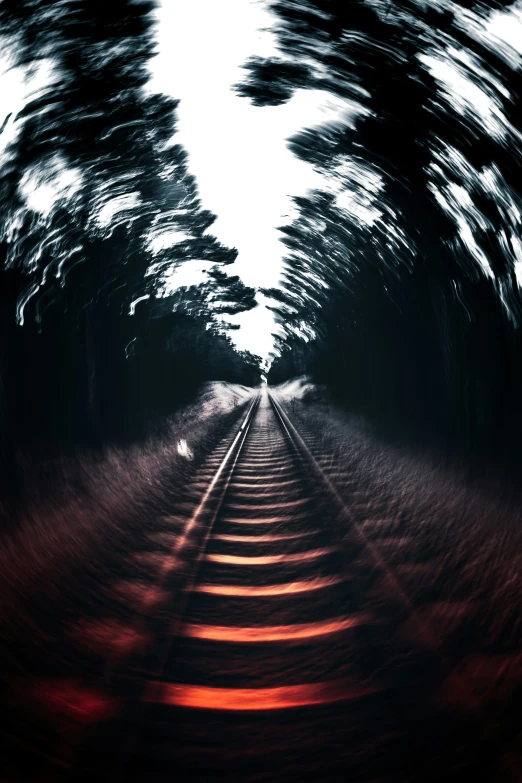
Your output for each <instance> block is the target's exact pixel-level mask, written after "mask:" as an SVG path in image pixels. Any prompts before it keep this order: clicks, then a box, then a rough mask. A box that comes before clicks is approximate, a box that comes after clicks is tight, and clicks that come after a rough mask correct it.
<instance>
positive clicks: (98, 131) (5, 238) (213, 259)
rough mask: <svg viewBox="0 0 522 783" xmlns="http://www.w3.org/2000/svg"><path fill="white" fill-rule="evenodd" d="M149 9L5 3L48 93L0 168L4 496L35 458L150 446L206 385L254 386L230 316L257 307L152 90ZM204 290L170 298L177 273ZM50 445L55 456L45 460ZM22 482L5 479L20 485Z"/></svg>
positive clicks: (18, 42) (166, 110) (3, 14)
mask: <svg viewBox="0 0 522 783" xmlns="http://www.w3.org/2000/svg"><path fill="white" fill-rule="evenodd" d="M152 10H153V3H151V2H135V1H132V0H111V2H97V1H93V0H56V1H55V2H52V3H48V2H38V0H36V1H35V0H17V2H10V1H9V0H6V1H5V2H2V3H1V4H0V30H1V36H2V42H3V44H4V45H5V46H4V50H5V51H7V52H8V54H9V57H10V61H11V62H10V65H11V68H12V69H15V70H17V72H19V73H20V74H21V75H22V77H23V80H25V83H26V84H29V85H30V84H32V82H31V78H33V77H34V75H35V74H36V75H38V74H39V73H40V72H46V73H47V78H45V79H44V80H43V84H42V80H40V81H39V82H38V84H39V85H40V86H39V87H38V89H36V88H35V89H34V90H32V91H31V90H29V94H28V96H27V99H26V100H25V102H24V104H23V107H22V108H21V109H20V111H19V113H18V115H17V116H15V117H8V118H7V119H6V123H4V129H5V128H6V127H8V128H10V133H11V136H10V142H9V144H8V145H7V147H6V150H5V154H4V156H3V158H2V159H1V160H0V196H1V198H0V252H1V254H2V272H1V273H0V274H1V277H0V298H1V302H0V305H1V322H0V330H1V349H0V397H1V399H0V411H1V413H0V415H1V421H0V431H1V432H2V434H3V436H4V438H3V439H4V443H5V449H4V464H5V466H6V472H5V476H6V477H7V478H6V480H5V481H6V483H7V484H9V482H10V480H11V478H12V470H11V468H9V467H8V466H9V465H12V464H13V462H14V460H13V455H14V451H15V450H16V448H18V447H24V445H28V444H31V443H33V444H34V443H37V442H40V443H44V444H47V446H49V445H50V444H52V443H54V444H55V445H56V446H57V447H58V446H60V447H67V448H72V447H80V448H81V447H84V446H85V445H88V446H91V447H99V446H101V445H102V444H103V443H104V442H106V441H107V440H112V441H114V440H118V441H123V442H125V441H128V440H130V439H133V438H140V437H143V436H144V435H145V434H146V432H147V431H148V428H149V427H150V425H151V423H153V422H154V421H156V420H157V417H158V416H159V415H167V414H168V413H169V412H172V411H173V410H174V409H175V408H176V407H177V406H178V405H179V404H181V403H182V402H183V401H184V400H186V399H187V398H188V397H190V396H191V395H192V394H194V392H195V389H196V388H197V386H198V385H199V384H200V383H202V382H203V381H205V380H208V379H221V380H230V381H240V382H244V383H257V382H258V380H259V367H258V362H257V359H256V358H255V357H251V356H247V355H245V354H241V353H240V352H238V351H236V350H235V348H234V346H233V343H232V342H231V340H230V339H229V338H228V337H227V336H226V335H225V333H224V332H223V329H224V326H223V322H222V321H221V320H220V316H222V315H226V314H230V313H238V312H241V311H243V310H247V309H249V308H251V307H252V306H253V305H254V294H255V292H254V291H253V290H252V289H250V288H247V287H246V286H244V285H243V284H242V283H241V282H240V280H239V279H238V278H237V277H231V276H229V275H227V274H226V273H225V272H224V271H223V270H222V267H223V266H226V265H228V264H230V263H232V262H233V261H234V260H235V258H236V255H237V253H236V251H235V250H233V249H230V248H227V247H224V246H223V245H221V243H220V242H219V241H218V240H217V239H216V238H215V237H213V236H212V235H211V234H210V233H208V229H209V228H210V226H211V225H212V223H213V222H214V220H215V217H214V216H213V215H212V214H211V213H209V212H208V211H206V210H204V209H203V208H202V206H201V203H200V201H199V197H198V193H197V187H196V182H195V180H194V178H193V177H192V176H191V175H190V173H189V171H188V168H187V156H186V153H185V151H184V150H183V149H182V148H181V147H180V146H179V145H177V144H175V143H173V141H172V137H173V135H174V133H175V129H176V128H175V121H176V106H177V102H176V101H175V100H172V99H170V98H167V97H165V96H163V95H151V94H150V93H149V92H148V90H147V82H148V78H149V75H148V71H147V66H148V61H149V59H150V58H151V56H152V55H153V53H154V42H153V35H152V21H153V20H152V16H151V11H152ZM190 262H198V263H199V264H201V262H204V263H205V264H206V266H207V275H206V277H205V281H204V283H202V284H201V285H200V286H193V287H191V288H186V287H185V288H182V289H180V290H178V291H176V292H175V294H173V296H171V297H167V296H166V294H167V293H168V292H169V279H170V277H171V276H172V273H173V272H174V270H176V269H177V268H178V267H179V266H180V265H181V264H187V263H190ZM47 446H46V447H47ZM10 471H11V472H10Z"/></svg>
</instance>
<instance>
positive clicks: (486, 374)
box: [238, 0, 522, 453]
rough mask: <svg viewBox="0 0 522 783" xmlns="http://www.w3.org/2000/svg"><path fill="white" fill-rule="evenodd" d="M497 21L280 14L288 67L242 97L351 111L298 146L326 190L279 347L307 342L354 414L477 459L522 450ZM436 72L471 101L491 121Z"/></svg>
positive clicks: (308, 207)
mask: <svg viewBox="0 0 522 783" xmlns="http://www.w3.org/2000/svg"><path fill="white" fill-rule="evenodd" d="M504 5H509V3H503V2H500V3H496V2H491V3H482V4H480V3H475V4H474V3H471V4H470V3H467V2H465V3H462V4H459V3H453V4H451V6H450V5H449V4H446V5H445V8H444V9H443V8H442V7H441V8H438V7H437V6H436V5H433V4H432V5H423V4H418V3H411V2H408V0H406V1H404V0H401V1H400V2H395V3H385V2H379V0H369V1H367V0H364V1H363V0H352V1H351V2H344V3H337V2H333V1H332V0H306V1H305V2H301V0H281V1H280V2H275V3H272V4H271V10H272V11H273V12H274V13H275V15H276V17H277V24H276V32H277V36H278V45H279V52H280V54H279V57H278V58H274V59H272V60H263V59H259V58H257V59H253V60H251V61H250V62H249V63H247V66H246V68H247V72H246V77H245V80H244V82H243V84H241V85H239V87H238V90H239V92H240V93H241V94H243V95H245V96H246V97H248V98H250V100H252V101H253V102H254V103H255V104H256V105H260V106H261V105H274V104H277V103H281V102H283V101H286V100H288V99H290V98H291V97H292V95H293V93H294V92H295V90H298V89H323V90H328V92H329V93H330V94H333V95H335V96H336V97H337V98H339V99H341V100H343V101H345V106H346V111H347V114H346V115H345V117H344V118H341V119H339V118H337V119H336V121H335V122H333V123H331V124H330V125H326V124H325V125H322V126H319V127H316V128H313V129H308V130H304V131H302V132H300V133H299V134H298V135H297V136H296V137H294V138H293V139H292V140H291V141H290V148H291V149H292V150H293V151H294V152H295V154H296V155H298V156H299V157H300V158H302V159H303V160H305V161H307V162H308V163H310V164H311V165H313V166H314V167H315V168H316V169H317V170H318V171H319V172H321V173H322V174H324V175H325V183H326V184H325V191H324V192H319V191H317V192H315V193H313V194H310V196H309V197H308V198H306V199H296V205H297V207H298V209H299V215H298V217H297V219H296V220H295V221H294V223H293V224H292V225H291V226H288V227H285V228H283V229H282V231H283V234H284V241H285V243H286V244H287V246H288V248H289V250H290V253H289V255H288V256H287V271H286V275H285V277H284V291H283V293H282V294H281V293H280V294H279V295H275V296H274V298H275V299H276V305H275V309H276V313H277V314H278V319H279V321H280V324H281V326H282V328H283V331H284V333H286V334H287V336H288V337H287V339H288V340H290V342H292V341H293V340H294V339H295V335H296V334H299V333H302V334H306V337H307V339H309V338H310V330H312V332H313V333H315V335H316V348H317V351H316V361H315V363H312V364H311V365H310V366H311V367H313V368H314V371H315V374H316V377H318V378H319V377H320V378H321V379H322V380H325V379H326V380H328V381H329V382H330V383H331V385H332V387H333V388H334V389H336V390H337V392H338V394H339V396H340V397H341V398H342V399H343V400H344V401H345V402H346V403H347V404H348V405H349V406H350V407H352V408H353V407H355V408H359V409H362V410H363V411H364V412H366V413H367V414H369V415H371V416H372V417H373V418H374V419H375V420H377V421H380V423H381V424H383V425H384V426H386V427H387V428H388V429H390V428H391V429H394V430H395V431H402V432H404V431H406V432H408V433H409V434H410V435H413V436H417V437H419V436H420V437H421V438H425V437H426V436H427V435H428V434H429V436H430V437H431V438H438V439H439V440H441V441H443V442H444V443H447V444H449V445H450V446H451V447H454V446H459V447H461V448H464V449H465V450H466V451H467V452H468V453H470V452H474V451H478V450H482V451H483V452H485V453H487V452H488V451H489V450H491V449H492V448H495V447H499V448H504V449H505V448H506V447H507V448H508V449H509V448H510V447H514V448H518V446H517V445H516V444H517V443H518V442H519V440H520V435H522V418H521V414H520V411H519V406H518V405H517V404H516V403H515V396H513V393H512V391H511V387H510V383H511V384H512V383H513V381H514V380H516V383H517V389H518V392H520V391H522V388H521V386H520V369H519V365H520V363H519V361H518V359H516V358H515V357H517V356H519V355H520V348H521V347H522V346H521V345H520V332H519V325H520V320H521V313H522V310H521V302H520V290H519V285H518V284H517V280H516V272H515V264H516V259H517V252H518V245H517V244H516V243H517V242H518V239H517V237H518V236H519V234H520V228H521V218H520V215H521V214H522V201H521V199H520V193H519V184H518V183H519V182H520V176H521V174H522V169H521V163H522V157H521V155H520V152H521V150H520V144H519V128H518V126H517V124H516V122H518V121H515V115H514V105H515V103H516V98H517V96H519V95H520V84H521V82H520V78H521V77H520V73H519V72H518V71H516V70H515V69H514V68H513V67H512V66H511V65H510V64H509V63H507V62H506V61H505V59H502V56H501V53H500V52H497V51H493V50H492V48H491V47H490V46H489V45H488V42H487V40H486V39H485V38H484V39H481V38H480V36H479V35H477V33H476V31H477V29H480V23H481V22H484V19H485V18H486V16H487V14H488V13H489V12H490V11H491V10H492V9H493V8H499V7H501V6H504ZM470 8H471V10H470ZM464 13H465V14H466V16H464V15H463V14H464ZM470 14H473V20H474V24H475V27H473V25H472V24H467V23H466V20H468V19H469V15H470ZM456 47H460V54H459V48H456ZM437 66H439V67H438V68H437ZM440 66H442V67H440ZM444 68H446V69H449V70H450V72H451V73H454V74H455V79H457V81H458V80H459V79H460V80H461V82H463V83H464V84H465V85H468V90H469V91H470V94H471V95H473V94H474V93H473V89H475V90H476V89H477V87H476V85H477V84H478V85H479V88H480V90H482V91H483V96H484V101H485V102H486V103H487V104H488V105H489V106H490V107H493V108H490V109H489V112H490V113H489V115H488V116H486V119H485V120H484V117H483V116H482V115H481V114H480V111H479V109H478V108H477V107H476V106H475V105H474V104H473V99H472V98H470V97H468V96H466V95H464V97H460V98H458V99H457V98H455V99H454V100H453V99H452V95H451V85H450V84H449V83H447V82H445V81H444V74H445V73H446V72H447V71H444ZM441 74H442V75H441ZM448 78H449V77H448ZM480 90H479V92H478V95H480V94H481V93H480ZM475 94H477V93H475ZM488 102H489V103H488ZM486 322H487V323H489V329H487V330H486V329H485V323H486ZM284 342H285V338H284V337H283V343H284ZM292 344H293V343H292ZM480 354H481V355H482V361H481V360H480V359H479V355H480ZM507 410H509V414H508V413H507ZM499 420H500V421H499ZM499 423H500V427H499ZM514 433H517V434H516V435H515V434H514Z"/></svg>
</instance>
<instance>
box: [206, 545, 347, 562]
mask: <svg viewBox="0 0 522 783" xmlns="http://www.w3.org/2000/svg"><path fill="white" fill-rule="evenodd" d="M333 551H334V549H333V547H325V548H324V549H309V550H308V551H307V552H295V553H293V554H284V555H260V556H259V557H242V556H240V555H218V554H209V555H207V556H206V559H207V560H210V562H212V563H222V564H223V565H271V564H272V563H299V562H300V561H301V560H315V559H316V558H317V557H323V556H324V555H329V554H330V553H331V552H333Z"/></svg>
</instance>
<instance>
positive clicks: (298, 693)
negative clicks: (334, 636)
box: [145, 680, 378, 711]
mask: <svg viewBox="0 0 522 783" xmlns="http://www.w3.org/2000/svg"><path fill="white" fill-rule="evenodd" d="M377 690H378V689H377V688H376V687H372V686H370V685H365V684H360V683H353V682H350V681H349V680H332V681H331V682H314V683H310V684H306V685H287V686H283V687H280V688H209V687H204V686H201V685H175V684H171V683H160V684H158V683H151V689H150V696H149V697H147V696H145V701H153V702H156V703H159V704H169V705H172V706H176V707H189V708H192V709H200V710H239V711H243V710H256V711H257V710H283V709H289V708H291V707H307V706H310V705H313V704H329V703H330V702H335V701H347V700H349V699H360V698H362V697H364V696H368V695H370V694H372V693H376V692H377Z"/></svg>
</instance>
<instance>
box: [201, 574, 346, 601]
mask: <svg viewBox="0 0 522 783" xmlns="http://www.w3.org/2000/svg"><path fill="white" fill-rule="evenodd" d="M342 581H343V577H342V576H326V577H317V578H316V579H305V580H302V581H299V582H284V583H283V584H278V585H252V586H250V585H210V584H201V585H197V587H196V588H195V592H198V593H211V594H212V595H237V596H248V597H251V596H265V595H286V594H290V595H291V594H292V593H307V592H309V591H311V590H322V589H324V588H325V587H332V586H333V585H337V584H339V583H340V582H342Z"/></svg>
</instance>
